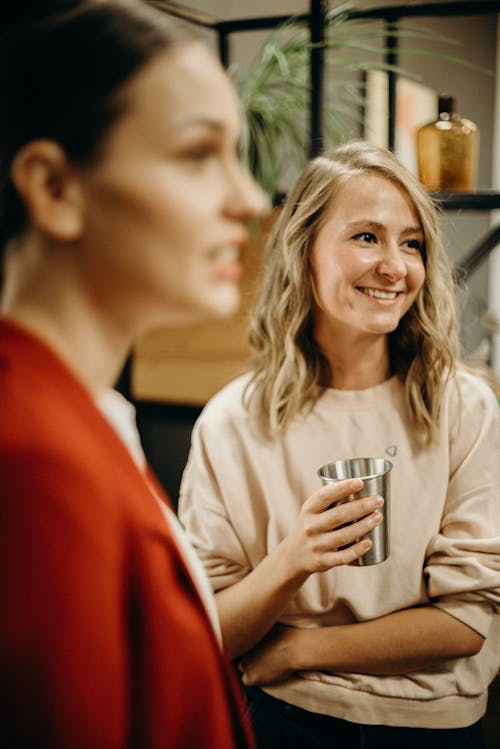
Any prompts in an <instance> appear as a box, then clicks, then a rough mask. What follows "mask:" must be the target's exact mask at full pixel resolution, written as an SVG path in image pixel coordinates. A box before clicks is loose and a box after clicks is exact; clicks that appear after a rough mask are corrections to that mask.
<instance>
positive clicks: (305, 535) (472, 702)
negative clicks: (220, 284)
mask: <svg viewBox="0 0 500 749" xmlns="http://www.w3.org/2000/svg"><path fill="white" fill-rule="evenodd" d="M251 343H252V347H253V351H254V368H253V371H252V372H251V373H250V374H248V375H245V376H243V377H241V378H239V379H238V380H236V381H235V382H233V383H231V384H230V385H228V386H227V387H226V388H225V389H223V390H222V391H221V392H220V393H219V394H218V395H216V396H215V398H214V399H213V400H212V402H211V403H209V404H208V406H207V407H206V409H205V410H204V412H203V414H202V415H201V417H200V419H199V421H198V423H197V424H196V427H195V429H194V433H193V440H192V450H191V454H190V458H189V462H188V465H187V468H186V471H185V475H184V478H183V484H182V488H181V504H180V512H181V518H182V520H183V522H184V524H185V525H186V527H187V529H188V531H189V535H190V538H191V540H192V542H193V543H194V544H195V546H196V548H197V550H198V553H199V555H200V556H201V559H202V560H203V562H204V565H205V568H206V570H207V572H208V574H209V576H210V578H211V582H212V586H213V589H214V590H215V591H216V601H217V604H218V609H219V615H220V618H221V624H222V631H223V638H224V642H225V645H226V647H227V649H228V651H229V652H230V653H231V655H232V657H233V658H235V659H237V660H238V663H239V668H240V671H241V674H242V679H243V682H244V684H245V685H246V687H247V695H248V700H249V705H250V714H251V716H252V719H253V722H254V728H255V731H256V735H257V739H258V745H259V747H261V749H263V748H266V749H267V747H272V746H286V747H297V748H298V747H327V746H328V747H333V746H334V747H349V748H350V749H352V747H363V748H364V749H370V748H372V747H405V748H406V749H408V748H409V747H423V746H425V747H440V749H443V747H450V749H451V747H453V749H459V748H460V747H471V746H472V747H477V748H478V747H482V746H483V740H482V736H481V726H480V720H481V716H482V715H483V713H484V711H485V708H486V701H487V690H488V685H489V683H490V682H491V680H492V679H493V678H494V675H495V674H496V673H497V671H498V667H499V663H500V617H499V616H498V608H499V604H500V496H499V486H500V461H499V459H498V456H499V455H500V418H499V410H498V406H497V404H496V401H495V398H494V396H493V394H492V392H491V391H490V389H489V387H488V386H487V385H486V384H485V383H483V382H482V380H480V379H478V377H476V376H474V375H472V374H470V373H468V372H467V371H465V370H464V369H463V368H461V367H460V365H459V363H458V349H459V346H458V341H457V333H456V319H455V308H454V299H453V283H452V275H451V272H450V267H449V264H448V262H447V259H446V254H445V251H444V249H443V246H442V243H441V239H440V236H439V230H438V223H437V216H436V211H435V209H434V206H433V204H432V202H431V200H430V198H429V197H428V195H427V194H426V193H425V191H424V190H423V189H422V188H421V187H420V185H419V184H418V182H417V181H416V179H415V178H414V177H413V176H412V175H411V174H410V173H409V172H408V171H407V170H406V168H404V167H403V165H402V164H401V163H400V162H399V161H398V160H397V159H396V158H395V157H394V156H393V155H392V154H391V153H390V152H388V151H387V150H385V149H380V148H378V147H374V146H370V145H368V144H366V143H363V142H354V143H351V144H347V145H345V146H342V147H340V148H339V149H338V150H336V151H335V152H333V153H332V154H331V155H330V156H327V157H319V158H317V159H315V160H314V161H312V162H311V163H310V164H309V165H308V166H307V167H306V169H305V170H304V172H303V173H302V174H301V176H300V177H299V179H298V181H297V184H296V186H295V188H294V189H293V191H292V192H291V194H290V196H289V197H288V200H287V202H286V204H285V206H284V209H283V212H282V214H281V217H280V220H279V222H278V224H277V226H276V229H275V231H274V234H273V236H272V237H271V240H270V244H269V250H268V256H267V260H266V264H265V270H264V277H263V280H262V287H261V293H260V298H259V300H258V303H257V306H256V309H255V313H254V316H253V323H252V329H251ZM365 456H379V457H390V460H391V461H392V463H393V465H394V467H393V470H392V505H391V526H390V541H391V554H390V557H389V559H388V560H386V561H385V562H383V563H381V564H378V565H374V566H365V567H363V566H357V567H356V566H345V565H342V562H344V561H346V560H345V559H341V560H339V558H338V557H337V556H336V554H335V552H334V550H333V549H332V546H331V545H329V544H328V543H327V540H328V537H329V534H328V532H327V529H328V524H326V527H325V523H324V522H322V520H323V519H324V517H325V515H328V513H331V512H332V510H328V511H327V512H324V510H325V508H324V507H322V506H321V505H320V504H318V503H315V502H314V500H313V501H312V502H311V499H307V498H308V497H310V496H311V495H313V497H314V496H315V495H314V492H315V490H316V489H317V486H318V477H317V475H316V471H317V469H318V468H319V467H320V466H321V465H323V464H325V463H328V462H330V461H332V460H338V459H344V458H351V457H365ZM337 533H338V531H337ZM336 540H337V543H338V541H339V540H340V541H342V540H343V539H339V538H338V537H337V539H336ZM339 545H341V544H340V543H339ZM338 553H340V552H337V554H338ZM342 553H344V552H342Z"/></svg>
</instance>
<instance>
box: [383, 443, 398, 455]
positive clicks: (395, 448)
mask: <svg viewBox="0 0 500 749" xmlns="http://www.w3.org/2000/svg"><path fill="white" fill-rule="evenodd" d="M385 451H386V453H387V455H390V456H391V458H393V457H394V456H395V455H396V453H397V451H398V446H397V445H389V447H386V448H385Z"/></svg>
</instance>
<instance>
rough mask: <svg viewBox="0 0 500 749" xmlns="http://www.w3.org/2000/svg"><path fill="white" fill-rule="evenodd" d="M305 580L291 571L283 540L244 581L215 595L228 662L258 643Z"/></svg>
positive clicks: (297, 571) (304, 576)
mask: <svg viewBox="0 0 500 749" xmlns="http://www.w3.org/2000/svg"><path fill="white" fill-rule="evenodd" d="M307 577H308V573H306V572H301V571H299V570H294V569H293V567H292V565H291V563H290V560H289V557H288V554H287V544H286V540H285V541H284V542H282V543H281V544H280V545H279V546H277V547H276V549H274V551H273V552H271V553H270V554H269V555H268V556H267V557H265V558H264V559H263V560H262V562H261V563H260V564H259V565H257V567H255V569H253V570H252V572H250V573H249V574H248V575H247V576H246V577H244V578H243V579H242V580H240V581H239V582H237V583H235V584H234V585H231V586H230V587H229V588H224V589H223V590H220V591H219V592H218V593H216V603H217V608H218V611H219V618H220V622H221V628H222V639H223V642H224V648H225V650H226V652H227V653H228V654H229V656H230V657H231V658H236V657H238V656H239V655H241V654H242V653H246V652H247V651H248V650H250V649H251V648H253V647H254V646H255V645H256V644H257V643H258V642H260V640H262V638H263V637H264V636H265V635H266V634H267V632H268V631H269V630H270V629H271V627H272V626H273V625H274V624H275V622H276V621H277V620H278V618H279V616H280V615H281V614H282V612H283V611H284V609H285V608H286V607H287V605H288V604H289V602H290V599H291V598H292V597H293V596H294V595H295V593H296V592H297V591H298V590H299V588H300V587H301V586H302V585H303V583H304V582H305V580H306V579H307Z"/></svg>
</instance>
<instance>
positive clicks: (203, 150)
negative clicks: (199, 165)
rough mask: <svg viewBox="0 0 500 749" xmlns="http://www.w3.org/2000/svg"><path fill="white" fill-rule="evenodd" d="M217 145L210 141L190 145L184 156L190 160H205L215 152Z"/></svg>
mask: <svg viewBox="0 0 500 749" xmlns="http://www.w3.org/2000/svg"><path fill="white" fill-rule="evenodd" d="M215 150H216V149H215V146H214V145H212V144H209V143H203V144H201V143H200V144H199V145H195V146H190V147H189V148H186V149H185V150H184V151H183V156H184V158H185V159H187V160H188V161H204V160H205V159H209V158H210V157H211V156H213V155H214V154H215Z"/></svg>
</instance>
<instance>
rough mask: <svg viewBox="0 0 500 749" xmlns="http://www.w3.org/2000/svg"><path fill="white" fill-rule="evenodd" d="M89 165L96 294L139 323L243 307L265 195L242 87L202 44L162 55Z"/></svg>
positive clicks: (132, 91) (87, 264)
mask: <svg viewBox="0 0 500 749" xmlns="http://www.w3.org/2000/svg"><path fill="white" fill-rule="evenodd" d="M125 94H126V102H127V108H126V111H125V113H124V115H123V116H122V117H121V118H120V119H119V120H118V122H117V123H116V124H115V125H114V126H112V128H111V130H110V132H109V133H108V135H107V137H106V139H105V142H104V144H103V151H102V156H101V157H100V158H99V160H98V162H97V163H96V164H93V165H92V166H91V167H88V168H84V169H83V170H82V174H81V183H82V185H83V195H84V211H85V229H84V234H83V237H82V247H81V248H80V249H81V264H82V270H83V272H84V273H85V274H87V277H88V278H89V279H90V283H91V289H92V294H93V296H94V301H95V302H96V303H97V304H101V305H104V306H105V309H106V311H107V312H109V311H111V312H112V314H113V315H114V316H115V317H116V318H119V317H121V318H123V319H122V320H119V323H121V322H123V324H124V325H127V326H129V325H130V324H132V325H134V324H135V325H136V326H137V330H136V332H142V331H143V330H144V329H147V328H149V327H151V326H152V325H161V324H169V325H182V324H186V323H192V322H197V321H199V320H202V319H205V318H206V317H223V316H227V315H229V314H232V313H233V312H235V310H236V308H237V306H238V303H239V290H238V279H239V276H240V272H241V268H240V264H239V262H238V254H239V251H240V249H241V247H242V245H243V244H244V243H245V242H246V241H247V239H248V232H247V228H246V223H247V222H248V221H249V220H250V219H251V218H252V217H254V216H255V215H257V214H258V213H260V212H261V211H262V210H263V208H264V207H265V201H264V198H263V196H262V194H261V192H260V190H259V189H258V188H257V187H256V185H255V184H254V182H253V181H252V179H251V178H250V177H249V176H248V175H247V174H246V173H245V172H244V171H243V170H242V168H241V166H240V163H239V160H238V141H239V137H240V116H239V111H238V104H237V100H236V97H235V94H234V91H233V89H232V87H231V85H230V83H229V81H228V79H227V77H226V75H225V73H224V72H223V70H222V68H221V67H220V65H219V64H218V62H217V61H216V60H215V59H214V58H213V57H212V56H211V54H210V53H209V52H208V51H207V50H205V49H204V48H203V47H202V46H201V45H198V44H195V43H189V44H183V45H179V46H178V47H174V48H173V49H172V50H170V51H168V52H166V53H165V54H162V55H160V56H158V57H157V58H156V59H155V60H153V61H152V62H151V63H150V64H149V65H147V66H146V67H145V68H144V69H142V70H141V71H139V73H138V74H137V75H136V76H135V78H133V79H132V80H131V82H130V83H129V84H128V86H127V88H126V90H125Z"/></svg>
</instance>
